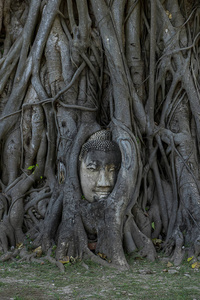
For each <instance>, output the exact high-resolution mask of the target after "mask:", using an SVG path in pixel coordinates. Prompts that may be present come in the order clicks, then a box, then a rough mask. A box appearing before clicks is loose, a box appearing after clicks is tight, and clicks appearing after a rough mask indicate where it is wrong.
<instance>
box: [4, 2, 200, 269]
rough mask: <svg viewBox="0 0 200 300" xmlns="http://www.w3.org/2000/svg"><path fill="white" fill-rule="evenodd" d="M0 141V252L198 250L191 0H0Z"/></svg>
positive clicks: (196, 17)
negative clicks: (91, 189) (95, 185)
mask: <svg viewBox="0 0 200 300" xmlns="http://www.w3.org/2000/svg"><path fill="white" fill-rule="evenodd" d="M106 147H107V148H106ZM0 149H1V152H0V154H1V156H0V157H1V160H0V176H1V180H0V192H1V194H0V219H1V222H0V248H1V253H4V254H3V255H2V256H1V260H6V259H8V258H10V257H13V258H14V257H16V255H19V256H21V257H22V258H26V257H30V255H32V254H30V253H29V252H27V251H26V249H27V247H25V245H26V246H27V244H31V246H32V248H33V249H35V248H38V247H41V248H42V251H43V253H44V254H45V253H46V255H47V256H46V257H47V258H49V260H51V261H53V262H55V263H56V264H58V265H59V266H60V267H61V268H62V266H61V263H60V261H66V260H68V259H69V258H74V259H81V258H82V257H89V258H90V259H92V260H94V261H96V262H98V263H100V264H103V265H109V266H114V267H117V268H119V269H126V268H128V264H127V261H126V257H125V253H132V252H134V251H138V252H139V254H140V255H141V256H143V257H145V256H146V257H147V258H149V259H151V260H154V259H155V258H156V249H157V248H158V247H157V244H159V248H160V249H162V250H163V251H164V253H165V254H166V255H168V256H170V258H171V259H172V260H173V262H174V263H175V264H179V263H180V262H181V261H182V259H183V258H184V257H185V256H186V257H191V256H194V257H196V258H197V257H198V255H199V254H200V180H199V179H200V178H199V166H200V158H199V157H200V156H199V154H200V3H199V0H191V1H189V0H173V1H172V0H151V1H150V0H146V1H144V0H143V1H142V0H43V1H40V0H31V1H28V0H15V1H13V0H0ZM89 153H90V158H91V159H93V163H92V166H91V165H90V166H89V168H88V165H87V162H86V161H87V159H86V158H84V157H87V158H88V156H87V155H89ZM91 153H92V154H91ZM104 154H105V155H107V158H108V157H109V159H110V160H112V159H114V157H116V156H117V157H118V158H116V160H115V161H114V162H113V164H114V166H113V167H112V166H110V165H111V163H110V165H109V162H108V167H107V165H106V166H103V167H102V166H100V167H99V169H98V170H97V166H96V163H94V160H95V159H99V164H100V165H101V164H103V161H104V156H105V155H104ZM82 161H83V162H84V167H85V164H86V173H87V172H90V171H91V172H92V174H93V175H92V176H90V179H89V177H88V182H87V176H86V177H84V176H85V175H84V174H85V173H84V174H83V179H84V184H85V186H86V188H88V186H89V183H90V181H89V180H91V181H92V180H94V181H98V180H100V179H99V177H98V176H99V175H98V174H100V173H102V172H104V174H103V173H102V174H103V175H101V176H104V177H105V178H104V179H103V180H104V182H105V181H106V180H107V179H106V178H107V177H108V178H111V179H112V180H113V184H112V185H111V186H110V185H109V183H105V185H106V188H105V187H104V188H103V189H104V190H103V192H102V190H101V189H100V188H99V189H97V191H96V195H98V193H99V194H100V196H99V197H96V196H94V197H93V196H91V197H90V193H89V194H88V196H86V194H87V193H86V194H84V187H83V186H82V184H81V178H82V177H81V176H82V175H81V174H80V173H81V172H84V167H82V166H81V163H82ZM116 164H118V167H117V169H116V168H115V167H116V166H115V165H116ZM105 172H107V173H105ZM106 174H107V175H106ZM113 174H115V177H114V175H113ZM88 176H89V175H88ZM106 176H107V177H106ZM97 177H98V178H97ZM95 178H96V179H95ZM102 178H103V177H102ZM87 185H88V186H87ZM102 185H103V184H102ZM99 191H100V192H99ZM91 244H92V245H93V246H94V247H93V248H94V250H91ZM52 249H53V251H54V252H55V258H52V256H51V255H50V254H51V253H52Z"/></svg>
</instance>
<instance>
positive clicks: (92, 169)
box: [87, 165, 97, 172]
mask: <svg viewBox="0 0 200 300" xmlns="http://www.w3.org/2000/svg"><path fill="white" fill-rule="evenodd" d="M87 169H88V170H89V171H91V172H95V171H96V170H97V166H95V165H89V166H87Z"/></svg>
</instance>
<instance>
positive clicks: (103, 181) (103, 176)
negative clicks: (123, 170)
mask: <svg viewBox="0 0 200 300" xmlns="http://www.w3.org/2000/svg"><path fill="white" fill-rule="evenodd" d="M97 186H98V187H100V186H103V187H106V186H110V181H109V177H108V174H107V173H106V171H105V170H104V169H102V170H100V172H99V177H98V181H97Z"/></svg>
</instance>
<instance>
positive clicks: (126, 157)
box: [119, 139, 134, 170]
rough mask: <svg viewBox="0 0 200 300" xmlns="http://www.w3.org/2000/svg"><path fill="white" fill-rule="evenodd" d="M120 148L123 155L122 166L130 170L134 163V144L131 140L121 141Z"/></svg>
mask: <svg viewBox="0 0 200 300" xmlns="http://www.w3.org/2000/svg"><path fill="white" fill-rule="evenodd" d="M119 146H120V150H121V154H122V166H123V167H125V168H126V169H127V170H128V169H129V168H130V166H131V164H132V162H133V156H132V153H134V151H133V150H134V145H133V142H132V141H131V140H130V139H120V140H119Z"/></svg>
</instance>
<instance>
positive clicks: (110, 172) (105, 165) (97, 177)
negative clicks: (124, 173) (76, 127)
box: [79, 150, 121, 202]
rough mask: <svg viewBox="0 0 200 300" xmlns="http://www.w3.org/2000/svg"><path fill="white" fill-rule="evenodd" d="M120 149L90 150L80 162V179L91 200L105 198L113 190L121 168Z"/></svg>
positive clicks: (84, 191) (87, 197) (84, 192)
mask: <svg viewBox="0 0 200 300" xmlns="http://www.w3.org/2000/svg"><path fill="white" fill-rule="evenodd" d="M120 163H121V154H120V153H119V152H118V151H113V150H112V151H107V152H105V151H100V150H90V151H89V152H88V153H87V154H86V155H85V157H84V158H83V159H82V160H81V163H80V174H79V175H80V181H81V188H82V191H83V194H84V197H85V198H86V200H87V201H89V202H94V201H97V200H99V199H104V198H107V197H108V196H109V194H110V193H111V192H112V190H113V188H114V185H115V182H116V179H117V174H118V171H119V168H120Z"/></svg>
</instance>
